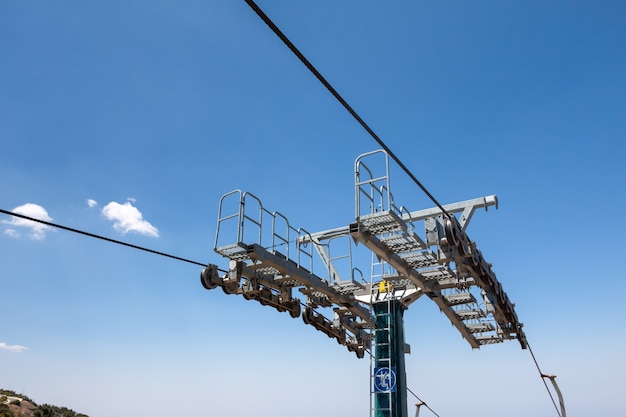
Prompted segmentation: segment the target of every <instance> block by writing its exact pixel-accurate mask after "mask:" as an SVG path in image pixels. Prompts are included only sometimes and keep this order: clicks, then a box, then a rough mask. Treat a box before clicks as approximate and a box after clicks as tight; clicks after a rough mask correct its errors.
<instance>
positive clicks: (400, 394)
mask: <svg viewBox="0 0 626 417" xmlns="http://www.w3.org/2000/svg"><path fill="white" fill-rule="evenodd" d="M373 309H374V317H375V326H376V327H375V329H374V333H375V336H374V369H373V373H374V375H373V376H372V378H373V384H372V385H373V391H374V392H373V394H374V417H408V416H407V389H406V388H407V387H406V371H405V366H404V323H403V318H402V316H403V313H404V307H403V306H402V304H400V302H399V301H397V300H386V301H379V302H377V303H375V304H374V305H373Z"/></svg>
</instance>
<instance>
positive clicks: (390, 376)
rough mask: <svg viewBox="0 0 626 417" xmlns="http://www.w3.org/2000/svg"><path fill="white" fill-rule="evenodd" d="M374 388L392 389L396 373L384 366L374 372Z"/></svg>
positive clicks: (378, 389)
mask: <svg viewBox="0 0 626 417" xmlns="http://www.w3.org/2000/svg"><path fill="white" fill-rule="evenodd" d="M374 388H375V390H376V391H394V390H395V388H396V373H395V372H394V371H393V369H391V368H388V367H384V368H378V369H376V371H375V372H374Z"/></svg>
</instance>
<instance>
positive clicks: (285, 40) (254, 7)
mask: <svg viewBox="0 0 626 417" xmlns="http://www.w3.org/2000/svg"><path fill="white" fill-rule="evenodd" d="M245 2H246V3H247V4H248V6H250V8H252V10H254V12H255V13H256V14H257V15H258V16H259V17H260V18H261V20H263V21H264V22H265V24H266V25H267V26H268V27H269V28H270V29H271V30H272V31H273V32H274V33H275V34H276V36H278V37H279V38H280V40H281V41H283V43H284V44H285V45H286V46H287V47H288V48H289V50H290V51H291V52H293V53H294V55H296V56H297V57H298V59H299V60H300V62H302V63H303V64H304V66H305V67H307V68H308V69H309V71H311V73H313V75H315V77H316V78H317V79H318V80H319V81H320V82H321V83H322V84H323V85H324V87H326V89H327V90H328V91H329V92H330V93H331V94H332V95H333V97H335V98H336V99H337V101H338V102H339V103H341V105H342V106H343V107H344V108H345V109H346V110H347V111H348V113H350V114H351V115H352V117H353V118H354V119H355V120H356V121H357V122H358V123H359V124H360V125H361V126H362V127H363V129H365V130H366V131H367V133H369V134H370V136H371V137H372V138H373V139H374V140H375V141H376V142H377V143H378V145H379V146H380V147H381V148H383V149H384V150H385V151H386V152H387V153H388V154H389V156H390V157H391V159H393V160H394V161H395V162H396V163H397V164H398V166H399V167H400V168H402V170H403V171H404V172H405V173H406V174H407V175H408V176H409V178H411V180H413V182H414V183H415V184H417V186H418V187H419V188H420V189H421V190H422V191H423V192H424V194H426V195H427V196H428V198H430V200H431V201H432V202H433V203H435V205H436V206H437V207H438V208H439V209H440V210H441V212H442V213H444V214H445V215H446V217H448V218H449V217H450V214H448V212H447V211H446V210H445V209H444V208H443V206H442V205H441V204H440V203H439V202H438V201H437V199H435V197H434V196H433V195H432V194H431V193H430V192H429V191H428V190H427V189H426V187H425V186H424V185H423V184H422V183H421V182H420V181H419V180H418V179H417V178H416V177H415V175H413V173H412V172H411V171H410V170H409V169H408V168H407V167H406V166H405V165H404V164H403V163H402V161H401V160H400V158H398V157H397V156H396V154H394V153H393V152H392V151H391V149H389V147H388V146H387V145H386V144H385V142H383V141H382V139H381V138H380V137H379V136H378V135H377V134H376V132H374V131H373V130H372V128H371V127H369V125H368V124H367V123H365V121H364V120H363V119H362V118H361V116H359V115H358V113H357V112H356V111H355V110H354V109H353V108H352V107H351V106H350V105H349V104H348V102H347V101H346V100H345V99H344V98H343V97H342V96H341V95H340V94H339V92H337V90H335V88H334V87H333V86H332V85H331V84H330V83H329V82H328V81H327V80H326V78H324V76H323V75H322V74H321V73H320V72H319V71H318V70H317V69H316V68H315V67H314V66H313V64H311V62H310V61H309V60H308V59H307V58H306V57H305V56H304V55H303V54H302V52H300V51H299V50H298V48H296V46H295V45H294V44H293V43H292V42H291V41H290V40H289V38H287V36H286V35H285V34H284V33H283V32H282V31H281V30H280V29H279V28H278V26H276V25H275V24H274V22H272V20H271V19H270V18H269V17H268V16H267V15H266V14H265V13H264V12H263V10H261V8H260V7H259V6H258V5H257V4H256V3H255V2H254V1H253V0H245Z"/></svg>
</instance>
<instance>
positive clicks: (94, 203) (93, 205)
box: [87, 198, 98, 208]
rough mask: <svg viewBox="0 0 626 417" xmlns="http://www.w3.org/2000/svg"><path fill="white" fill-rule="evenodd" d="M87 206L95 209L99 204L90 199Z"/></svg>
mask: <svg viewBox="0 0 626 417" xmlns="http://www.w3.org/2000/svg"><path fill="white" fill-rule="evenodd" d="M87 205H88V206H89V208H94V207H96V206H97V205H98V202H97V201H96V200H94V199H91V198H88V199H87Z"/></svg>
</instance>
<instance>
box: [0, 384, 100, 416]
mask: <svg viewBox="0 0 626 417" xmlns="http://www.w3.org/2000/svg"><path fill="white" fill-rule="evenodd" d="M0 417H89V416H88V415H86V414H82V413H77V412H76V411H74V410H70V409H69V408H66V407H57V406H56V405H50V404H42V405H37V404H36V403H35V402H34V401H33V400H31V399H30V398H28V397H27V396H25V395H23V394H17V393H16V392H13V391H10V390H6V389H0Z"/></svg>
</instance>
